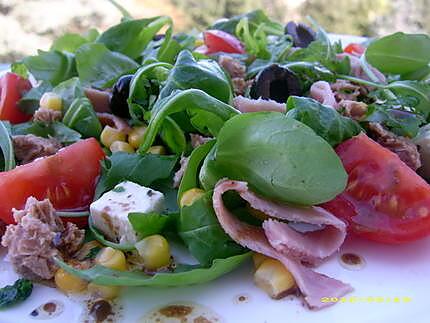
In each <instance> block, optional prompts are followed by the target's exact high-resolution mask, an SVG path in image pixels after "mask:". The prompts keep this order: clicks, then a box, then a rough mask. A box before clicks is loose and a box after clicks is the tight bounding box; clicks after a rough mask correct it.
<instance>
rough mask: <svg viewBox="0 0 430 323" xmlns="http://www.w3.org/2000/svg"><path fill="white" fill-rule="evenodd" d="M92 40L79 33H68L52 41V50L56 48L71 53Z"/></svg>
mask: <svg viewBox="0 0 430 323" xmlns="http://www.w3.org/2000/svg"><path fill="white" fill-rule="evenodd" d="M89 42H90V41H89V40H88V39H87V38H85V37H83V36H81V35H79V34H73V33H67V34H64V35H62V36H60V37H59V38H57V39H56V40H54V42H53V43H52V46H51V50H56V51H59V52H62V51H66V52H69V53H74V52H76V50H77V49H78V48H79V47H81V46H82V45H83V44H86V43H89Z"/></svg>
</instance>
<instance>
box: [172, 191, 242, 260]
mask: <svg viewBox="0 0 430 323" xmlns="http://www.w3.org/2000/svg"><path fill="white" fill-rule="evenodd" d="M178 233H179V236H180V237H181V238H182V240H183V241H184V243H185V245H186V246H187V247H188V250H189V251H190V253H191V254H192V255H193V256H194V257H195V258H196V259H197V260H198V261H199V262H200V263H201V264H202V265H203V266H209V265H210V264H211V263H212V261H214V260H215V259H221V258H228V257H231V256H234V255H238V254H242V253H244V251H245V249H244V248H243V247H241V246H240V245H238V244H236V242H234V241H233V240H232V239H231V238H230V237H229V236H228V235H227V234H226V233H225V232H224V230H223V228H222V227H221V225H220V224H219V222H218V219H217V217H216V215H215V211H214V210H213V207H212V192H206V193H205V195H203V196H202V197H201V198H199V199H198V200H197V201H195V202H194V203H193V204H192V205H190V206H185V207H183V208H182V209H181V215H180V216H179V222H178Z"/></svg>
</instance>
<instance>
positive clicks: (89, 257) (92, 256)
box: [83, 247, 102, 260]
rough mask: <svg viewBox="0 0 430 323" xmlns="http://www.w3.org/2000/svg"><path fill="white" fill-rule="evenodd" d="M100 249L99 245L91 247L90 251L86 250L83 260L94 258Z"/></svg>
mask: <svg viewBox="0 0 430 323" xmlns="http://www.w3.org/2000/svg"><path fill="white" fill-rule="evenodd" d="M100 250H102V248H100V247H94V248H91V250H90V252H88V254H86V255H85V257H84V259H83V260H87V259H94V258H95V257H96V256H97V254H98V253H99V252H100Z"/></svg>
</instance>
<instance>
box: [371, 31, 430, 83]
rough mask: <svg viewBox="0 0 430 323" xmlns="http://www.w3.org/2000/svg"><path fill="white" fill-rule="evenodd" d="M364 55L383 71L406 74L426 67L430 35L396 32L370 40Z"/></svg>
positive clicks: (429, 60) (428, 59)
mask: <svg viewBox="0 0 430 323" xmlns="http://www.w3.org/2000/svg"><path fill="white" fill-rule="evenodd" d="M365 56H366V60H367V61H368V62H369V63H370V64H371V65H372V66H374V67H376V68H377V69H378V70H380V71H381V72H383V73H391V74H400V75H402V76H407V74H409V73H413V72H416V71H418V70H420V69H423V68H427V67H428V65H429V63H430V37H429V36H428V35H423V34H405V33H402V32H397V33H394V34H391V35H388V36H385V37H382V38H380V39H377V40H374V41H372V42H371V43H370V45H369V46H368V48H367V50H366V53H365Z"/></svg>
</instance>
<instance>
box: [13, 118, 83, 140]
mask: <svg viewBox="0 0 430 323" xmlns="http://www.w3.org/2000/svg"><path fill="white" fill-rule="evenodd" d="M12 134H13V135H28V134H33V135H35V136H39V137H43V138H49V137H52V138H55V139H57V140H58V141H59V142H61V143H62V144H65V145H70V144H72V143H74V142H76V141H78V140H80V139H81V134H80V133H79V132H77V131H75V130H73V129H70V128H69V127H67V126H66V125H64V124H63V123H61V122H50V123H45V122H25V123H20V124H16V125H14V126H13V127H12Z"/></svg>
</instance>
